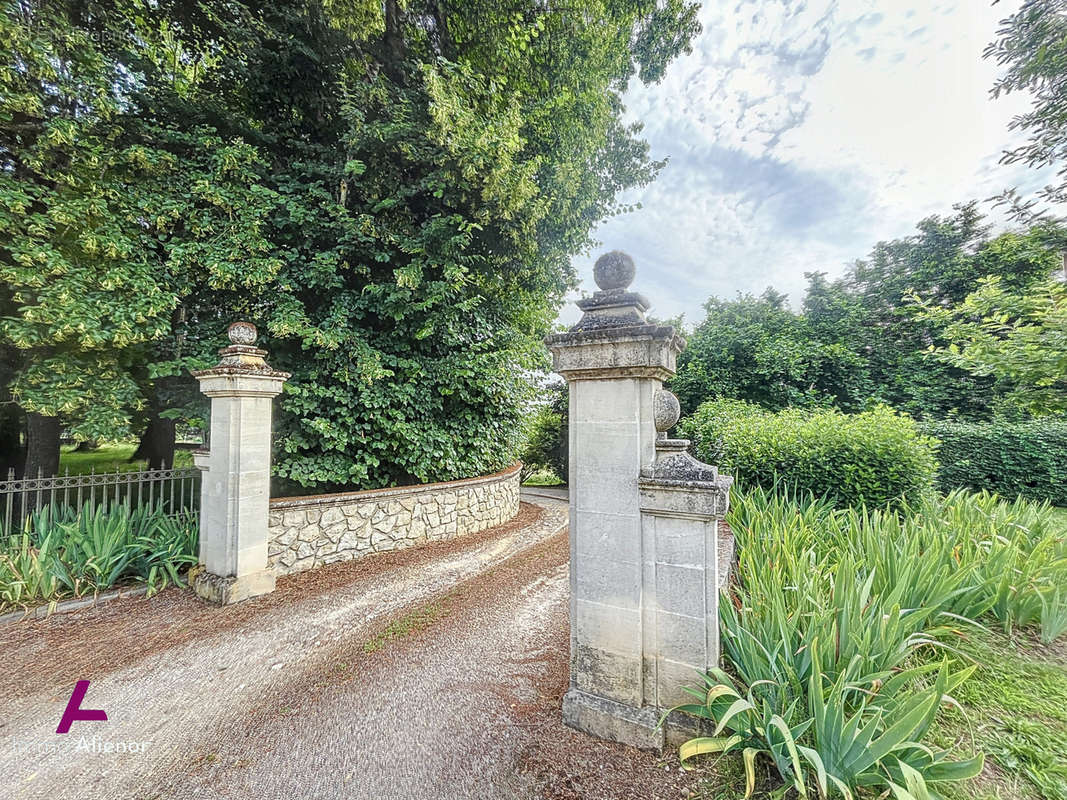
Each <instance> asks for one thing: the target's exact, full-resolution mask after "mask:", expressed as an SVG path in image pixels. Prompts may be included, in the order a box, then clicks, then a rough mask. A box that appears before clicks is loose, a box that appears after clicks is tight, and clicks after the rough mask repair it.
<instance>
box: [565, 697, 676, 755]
mask: <svg viewBox="0 0 1067 800" xmlns="http://www.w3.org/2000/svg"><path fill="white" fill-rule="evenodd" d="M659 718H660V712H659V711H658V710H657V709H655V708H648V707H646V708H634V707H633V706H628V705H626V704H624V703H619V702H617V701H615V700H608V699H607V698H604V697H597V696H596V695H592V694H587V693H586V692H583V691H580V690H578V689H571V690H569V691H568V692H567V694H565V695H564V696H563V722H564V724H565V725H569V726H570V727H572V728H577V729H578V730H580V731H582V732H584V733H588V734H591V735H593V736H596V737H598V738H600V739H607V740H608V741H609V742H619V743H621V744H628V745H630V746H631V747H638V748H640V749H642V750H655V751H657V752H659V751H661V750H663V745H664V742H665V734H664V730H663V728H659V727H657V723H658V722H659Z"/></svg>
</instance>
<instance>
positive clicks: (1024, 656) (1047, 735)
mask: <svg viewBox="0 0 1067 800" xmlns="http://www.w3.org/2000/svg"><path fill="white" fill-rule="evenodd" d="M958 649H959V652H960V655H959V656H957V657H956V660H957V661H959V662H960V665H962V664H964V663H976V664H978V669H977V671H976V672H975V673H974V675H973V676H972V677H971V679H970V680H969V681H967V682H965V683H964V684H963V685H962V686H961V687H959V688H958V689H957V690H956V692H955V697H956V699H957V700H958V701H959V703H960V705H961V706H962V709H961V710H955V709H950V710H948V711H946V712H944V713H943V714H942V717H941V719H940V720H939V721H938V723H937V725H936V727H935V728H934V729H932V730H931V735H930V743H931V744H934V745H936V746H940V747H946V748H947V747H953V745H957V746H958V750H956V748H955V747H953V749H954V750H956V752H958V754H959V755H960V756H969V755H972V754H973V753H974V752H975V750H979V751H981V752H984V753H985V754H986V766H985V769H984V770H983V771H982V774H981V775H979V776H978V777H977V778H975V779H974V780H972V781H969V782H967V783H958V784H950V785H945V786H942V793H943V795H944V796H945V798H946V800H962V799H963V798H967V800H970V799H971V798H974V800H979V799H981V800H987V799H988V800H993V798H998V799H1001V798H1002V799H1003V800H1067V641H1065V640H1063V639H1060V640H1059V641H1057V642H1055V643H1054V644H1052V645H1044V644H1042V643H1041V641H1040V640H1039V639H1038V638H1037V637H1036V636H1033V635H1032V634H1030V633H1029V632H1023V633H1016V634H1015V635H1014V636H1008V635H1006V634H1004V633H1001V632H990V633H984V632H983V633H978V634H968V636H967V638H966V639H964V640H963V642H962V643H961V645H960V646H959V648H958Z"/></svg>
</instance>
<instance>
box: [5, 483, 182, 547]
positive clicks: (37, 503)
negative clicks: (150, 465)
mask: <svg viewBox="0 0 1067 800" xmlns="http://www.w3.org/2000/svg"><path fill="white" fill-rule="evenodd" d="M85 503H89V504H90V505H92V506H93V507H96V506H103V507H104V508H105V509H106V508H112V507H114V506H116V505H125V506H126V507H127V508H130V509H132V508H136V507H139V506H142V505H148V506H152V507H162V509H163V511H164V513H166V514H169V515H171V516H175V515H177V514H180V513H181V512H183V511H188V510H191V511H196V510H198V509H199V508H200V470H199V469H197V468H196V467H183V468H179V469H150V470H141V471H131V472H99V473H98V472H90V473H88V474H84V475H71V474H70V472H69V470H68V471H67V473H66V474H64V475H55V476H52V477H44V476H42V475H40V474H38V476H37V477H36V478H15V471H14V470H10V471H9V472H8V476H7V480H2V481H0V532H2V533H4V534H7V533H14V532H16V531H19V530H21V529H22V527H23V524H24V522H25V520H26V518H27V517H29V516H30V515H32V514H33V513H35V512H37V511H40V510H42V509H44V508H48V507H49V506H54V507H58V508H62V507H74V508H81V507H82V506H83V505H84V504H85Z"/></svg>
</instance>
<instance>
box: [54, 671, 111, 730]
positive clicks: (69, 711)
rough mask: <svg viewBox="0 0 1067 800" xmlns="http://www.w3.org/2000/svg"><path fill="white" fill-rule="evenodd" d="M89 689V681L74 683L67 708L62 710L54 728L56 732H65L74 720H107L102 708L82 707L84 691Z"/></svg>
mask: <svg viewBox="0 0 1067 800" xmlns="http://www.w3.org/2000/svg"><path fill="white" fill-rule="evenodd" d="M88 689H89V681H78V682H77V683H76V684H75V685H74V692H73V693H72V694H71V696H70V702H68V703H67V708H66V710H65V711H64V712H63V717H62V718H61V719H60V720H59V727H58V728H56V733H67V732H68V731H69V730H70V725H71V723H72V722H74V720H79V719H80V720H82V721H83V722H107V714H106V713H104V711H103V709H99V708H82V707H81V705H82V700H84V699H85V692H86V691H87V690H88Z"/></svg>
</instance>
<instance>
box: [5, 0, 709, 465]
mask: <svg viewBox="0 0 1067 800" xmlns="http://www.w3.org/2000/svg"><path fill="white" fill-rule="evenodd" d="M2 24H3V26H4V29H3V30H2V31H0V40H2V42H3V44H0V47H3V48H4V49H5V56H7V63H9V64H15V65H16V67H15V69H13V70H8V71H6V73H7V74H5V76H4V78H3V79H2V80H3V81H5V82H6V84H7V85H5V86H3V87H0V88H2V89H3V92H2V94H3V99H2V100H0V104H2V105H0V159H2V161H3V165H2V169H0V181H2V183H0V225H2V226H3V228H4V234H5V235H4V237H3V239H4V245H3V246H2V247H0V271H2V272H3V278H4V285H5V288H4V289H3V291H2V292H0V306H2V308H0V313H2V315H3V318H4V324H3V328H2V329H0V336H2V346H4V347H7V348H10V349H12V350H13V351H16V353H17V355H18V358H17V359H16V360H17V367H16V368H15V369H14V370H13V374H12V375H10V376H9V377H8V378H7V379H6V380H7V384H6V386H7V390H8V391H10V392H11V393H12V394H13V396H14V398H15V399H16V400H17V401H18V403H19V405H20V406H21V407H22V409H23V410H25V411H27V412H35V413H37V414H42V415H49V416H53V417H54V416H58V417H60V418H61V419H62V420H63V422H64V424H65V425H67V426H68V427H69V428H70V429H71V430H72V431H73V432H74V433H75V434H76V435H79V436H84V437H95V436H99V435H104V434H107V433H112V432H115V431H118V430H122V429H123V428H124V427H126V426H128V425H130V424H131V420H134V421H135V418H134V417H133V415H135V414H137V413H140V412H139V409H141V408H147V409H150V410H151V411H152V413H154V414H155V415H156V416H158V414H159V413H163V414H164V415H166V414H167V413H168V411H169V412H174V410H175V409H176V408H178V407H181V406H182V405H183V404H185V403H186V402H187V401H188V400H189V398H190V397H193V396H194V395H193V394H192V393H191V392H190V386H189V383H188V381H187V380H186V379H184V378H183V376H185V375H187V371H188V369H189V368H191V367H197V366H201V365H203V364H205V363H207V362H208V361H209V360H210V359H211V358H212V355H213V354H212V350H213V348H214V347H217V346H218V345H219V344H220V343H221V341H220V339H221V336H220V334H221V331H222V330H223V328H224V327H225V325H226V323H228V322H229V321H231V320H232V319H234V318H236V317H239V316H240V317H248V318H250V319H251V320H252V321H253V322H255V323H257V324H258V325H259V326H260V328H261V330H262V331H263V332H264V334H265V341H264V342H263V343H264V344H266V345H268V346H269V347H270V349H271V351H272V361H273V362H274V363H275V365H276V366H278V367H280V368H284V369H288V370H290V371H292V372H293V373H294V377H293V379H292V380H291V381H290V383H289V384H288V385H287V391H286V392H285V394H284V396H283V398H282V401H281V415H280V420H279V433H280V435H279V437H278V442H279V448H278V453H277V458H276V469H277V472H278V473H279V474H280V475H281V476H283V477H286V478H288V479H290V480H292V481H295V482H297V483H300V484H303V485H312V484H317V485H353V484H356V485H361V486H373V485H379V484H387V483H392V482H399V481H407V480H433V479H439V478H448V477H456V476H459V475H467V474H473V473H476V472H480V471H485V470H489V469H493V468H496V467H499V466H502V465H503V463H504V462H505V461H506V460H507V459H509V458H510V457H511V454H512V446H513V444H514V443H513V438H514V431H515V430H516V429H517V427H518V426H517V425H515V421H516V417H517V415H518V414H519V413H520V412H519V409H520V408H521V403H520V400H521V396H522V394H523V393H524V392H525V391H526V388H525V387H526V382H525V381H524V379H523V370H524V369H526V368H529V367H531V366H533V365H535V364H536V363H539V360H540V359H543V352H542V350H541V348H540V346H539V341H540V338H541V335H542V334H543V333H544V332H545V331H546V329H547V327H548V326H549V324H550V322H551V320H552V318H553V317H554V315H555V309H556V307H557V306H558V303H559V302H560V300H561V298H562V295H563V293H564V292H565V290H566V289H567V287H568V286H569V285H570V284H571V283H572V281H573V276H572V274H571V270H570V266H569V260H570V257H571V256H572V255H573V254H574V253H576V252H579V251H581V250H582V249H583V248H585V247H587V246H588V245H589V232H590V230H591V229H592V227H593V226H594V225H595V224H596V223H597V222H598V221H600V220H601V219H603V218H604V217H605V216H607V215H610V214H612V213H615V212H617V211H618V210H620V209H619V208H618V207H617V205H616V201H615V198H616V196H617V194H618V192H619V191H621V190H623V189H625V188H628V187H631V186H636V185H640V184H643V183H645V182H647V181H649V180H651V179H652V178H653V177H654V176H655V173H656V171H657V170H658V169H659V168H660V167H661V166H662V164H660V163H657V162H654V161H652V160H650V158H649V155H648V148H647V146H646V145H645V143H644V142H643V141H641V140H640V139H639V138H638V133H639V127H638V126H635V125H626V124H624V123H623V122H622V111H623V108H622V104H621V101H620V93H621V91H622V90H623V89H624V88H625V86H626V84H627V82H628V81H629V80H630V79H631V78H636V79H639V80H643V81H654V80H657V79H658V78H659V77H660V76H661V75H662V74H663V70H664V68H665V67H666V65H667V63H668V62H669V61H670V60H671V59H672V58H674V57H675V56H676V55H677V54H679V53H680V52H682V51H684V50H685V49H687V48H688V46H689V41H690V39H691V38H692V36H693V35H694V33H695V32H696V31H697V29H698V26H697V23H696V21H695V5H693V4H687V3H684V2H681V1H680V0H660V1H659V2H657V1H656V0H636V1H633V0H630V1H628V2H618V1H617V0H600V2H596V1H595V0H594V2H589V3H583V4H581V5H580V6H574V7H569V6H567V7H557V6H545V5H543V4H540V3H534V2H519V1H515V2H504V3H497V2H493V3H490V2H480V1H479V0H472V1H471V2H454V1H453V2H449V1H448V0H423V1H422V2H419V1H418V0H409V2H406V3H400V2H398V1H397V0H386V2H384V3H378V2H368V1H367V0H352V1H351V2H335V1H332V2H300V1H299V0H290V1H289V2H276V3H268V4H262V5H260V4H243V3H226V4H214V3H206V2H205V3H171V2H162V3H145V2H138V1H137V0H129V1H127V2H111V3H100V4H95V3H74V2H71V3H39V2H38V3H35V2H16V3H9V4H7V5H6V8H5V15H4V17H3V23H2Z"/></svg>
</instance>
